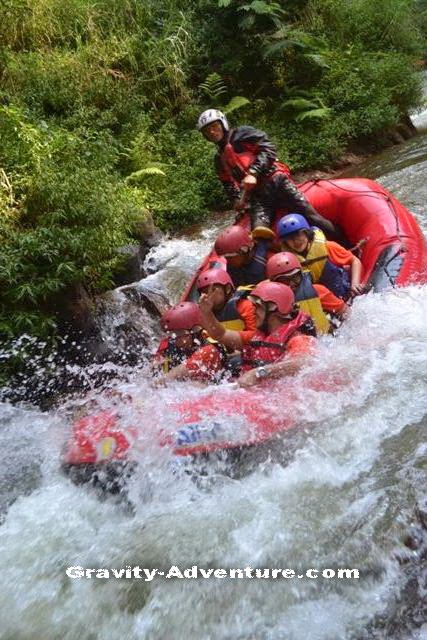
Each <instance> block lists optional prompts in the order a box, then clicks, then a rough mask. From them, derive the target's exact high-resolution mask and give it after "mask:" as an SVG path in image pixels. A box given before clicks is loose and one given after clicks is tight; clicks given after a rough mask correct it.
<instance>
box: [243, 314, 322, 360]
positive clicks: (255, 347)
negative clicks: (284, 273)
mask: <svg viewBox="0 0 427 640" xmlns="http://www.w3.org/2000/svg"><path fill="white" fill-rule="evenodd" d="M309 319H310V316H309V315H307V314H306V313H304V312H303V311H300V312H299V313H298V315H297V316H296V317H295V318H294V319H293V320H290V322H287V323H286V324H283V325H282V326H281V327H279V328H278V329H276V331H273V333H270V335H266V334H265V333H263V332H262V331H259V330H258V331H257V332H256V333H255V335H254V337H253V338H252V340H251V341H250V342H248V344H246V345H245V346H244V347H243V351H242V371H249V369H253V368H254V367H261V366H263V365H266V364H272V363H273V362H276V361H277V360H279V359H280V358H281V357H282V356H283V354H284V352H285V351H286V346H287V344H288V342H289V340H290V339H291V338H292V337H293V336H294V335H295V334H296V333H298V329H299V328H300V327H301V326H302V325H303V324H304V323H305V322H307V320H309Z"/></svg>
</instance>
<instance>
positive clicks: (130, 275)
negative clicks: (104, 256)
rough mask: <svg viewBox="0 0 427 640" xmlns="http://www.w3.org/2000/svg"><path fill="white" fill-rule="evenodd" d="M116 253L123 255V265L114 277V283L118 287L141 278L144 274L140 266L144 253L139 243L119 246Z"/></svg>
mask: <svg viewBox="0 0 427 640" xmlns="http://www.w3.org/2000/svg"><path fill="white" fill-rule="evenodd" d="M118 253H119V254H120V255H121V256H123V265H122V268H121V270H120V271H119V272H118V273H117V274H116V275H115V277H114V282H115V284H116V285H117V286H118V287H120V286H122V285H126V284H129V283H131V282H137V281H138V280H141V278H143V277H144V276H145V272H144V269H143V266H142V265H143V262H144V258H145V254H146V250H144V247H143V246H142V245H140V244H128V245H125V246H124V247H120V249H118Z"/></svg>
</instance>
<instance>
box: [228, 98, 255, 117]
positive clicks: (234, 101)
mask: <svg viewBox="0 0 427 640" xmlns="http://www.w3.org/2000/svg"><path fill="white" fill-rule="evenodd" d="M247 104H250V101H249V100H248V99H247V98H245V97H244V96H234V98H231V100H230V102H229V103H228V104H227V105H226V106H225V107H223V108H222V111H224V113H231V112H232V111H237V109H241V108H242V107H244V106H245V105H247Z"/></svg>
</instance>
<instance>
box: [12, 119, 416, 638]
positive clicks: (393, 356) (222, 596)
mask: <svg viewBox="0 0 427 640" xmlns="http://www.w3.org/2000/svg"><path fill="white" fill-rule="evenodd" d="M418 118H420V121H421V122H422V118H423V116H422V114H420V115H419V116H418ZM357 173H359V174H360V175H368V176H370V177H373V178H376V179H379V180H380V181H381V182H382V183H383V184H384V185H385V186H386V187H387V188H388V189H390V190H391V191H393V193H394V194H396V195H397V197H398V198H399V199H401V200H402V201H403V202H404V203H405V204H407V205H408V206H409V207H410V208H411V209H412V210H413V211H414V213H415V214H416V216H417V218H418V220H419V222H420V224H421V226H422V227H423V229H424V230H425V231H426V229H427V217H426V210H425V202H426V199H427V181H426V173H427V136H426V135H425V134H422V135H419V136H418V137H416V138H414V139H412V140H410V141H408V142H407V143H406V144H404V145H401V146H399V147H395V148H393V149H391V150H388V151H387V152H386V153H384V154H381V155H380V156H377V157H375V158H373V159H372V160H370V161H369V162H367V163H366V164H364V165H362V166H359V167H358V168H357ZM218 224H220V223H219V222H218V223H215V224H214V225H213V226H212V228H210V229H205V230H203V231H201V232H200V234H199V235H198V236H197V237H196V238H192V239H187V238H180V239H175V240H171V241H168V242H166V243H164V244H163V245H161V246H160V247H159V248H157V249H155V250H153V252H152V254H151V255H150V256H149V258H148V260H149V262H150V264H151V266H152V267H153V269H154V268H155V265H157V266H159V265H161V266H162V268H161V270H160V271H159V272H158V273H154V274H153V275H151V276H149V277H148V279H147V280H146V281H145V283H144V286H146V287H149V288H150V287H151V288H153V289H166V290H167V291H168V293H169V295H170V297H172V298H173V296H174V295H176V294H177V292H178V291H179V289H180V287H181V284H182V283H183V282H184V281H185V280H186V279H187V277H188V276H189V275H190V274H191V272H192V271H193V270H194V268H195V267H196V265H197V263H198V261H199V259H200V257H201V256H202V255H204V254H205V253H206V251H207V249H208V248H209V246H210V244H211V242H212V238H213V237H214V236H215V233H216V231H217V227H218ZM222 224H224V223H223V222H222ZM426 318H427V290H426V289H425V288H424V289H422V288H419V287H408V288H407V289H401V290H397V291H389V292H386V293H383V294H381V295H375V296H374V295H368V296H365V297H364V298H361V299H357V300H356V302H355V304H354V310H353V315H352V317H351V319H350V321H349V323H348V324H347V326H346V327H344V328H343V330H342V332H341V333H340V335H339V336H338V337H337V338H335V339H331V338H324V339H322V340H321V341H320V349H319V355H318V356H317V358H316V359H315V361H314V362H313V372H314V373H315V374H316V373H317V374H318V376H319V377H325V376H327V375H329V374H330V372H331V371H333V372H334V375H335V377H336V379H337V381H338V385H337V389H336V391H335V392H333V393H332V392H330V391H325V390H323V391H322V390H316V389H305V390H304V387H303V384H304V374H302V377H301V379H300V380H299V382H300V383H301V384H299V385H298V384H297V385H296V391H295V403H294V404H293V407H292V408H290V407H286V406H283V404H281V398H280V393H278V394H277V399H276V402H277V410H278V411H291V412H293V415H294V417H295V420H296V421H297V422H298V424H299V428H298V429H297V430H295V431H294V432H289V433H288V434H287V436H286V437H285V438H284V439H283V441H282V442H278V443H276V444H275V449H276V450H275V451H274V452H273V453H276V454H277V453H280V454H284V455H283V456H282V457H285V458H286V457H287V461H286V462H287V463H286V464H284V463H283V462H281V463H280V462H278V461H277V459H278V457H279V458H280V456H275V455H273V456H272V457H271V458H267V459H266V458H263V459H262V461H260V462H259V464H252V466H251V467H250V468H249V469H248V470H247V473H242V472H241V471H242V470H241V469H240V470H239V468H238V465H237V469H235V471H236V473H235V474H234V475H233V474H228V475H227V474H223V473H218V467H217V466H215V467H214V466H213V467H212V468H209V465H208V467H207V469H206V470H205V475H204V476H203V478H202V480H203V481H200V479H199V482H194V479H193V478H192V477H191V475H190V474H188V473H186V472H185V469H184V468H181V467H180V466H179V465H176V464H175V463H174V461H173V460H172V457H171V454H170V452H169V451H168V450H167V449H163V450H161V449H159V448H157V446H156V445H155V444H153V441H154V440H155V439H154V438H153V437H152V435H153V432H155V431H156V425H157V424H158V422H159V421H160V419H165V418H168V419H170V420H171V421H172V422H173V419H174V414H173V409H170V408H168V401H169V400H170V399H171V398H172V397H173V398H178V399H179V398H184V397H186V396H188V394H190V395H193V396H195V397H197V396H198V395H199V394H201V393H203V391H202V390H197V389H190V388H189V387H188V385H186V384H181V385H176V386H175V388H172V389H166V390H161V391H158V392H157V391H155V392H153V390H152V388H151V387H149V385H148V383H147V381H146V377H145V376H144V371H139V372H138V373H137V374H135V375H134V376H128V379H127V382H126V384H125V383H123V381H122V382H121V383H120V384H121V385H122V388H124V389H125V390H127V391H129V392H130V393H131V394H132V395H134V397H135V398H137V402H139V403H141V404H144V403H145V404H146V403H149V404H150V403H151V405H152V406H153V418H152V420H151V421H147V424H144V425H143V430H142V436H141V439H140V442H139V443H138V450H139V454H138V456H139V462H140V464H139V467H138V470H137V472H136V474H135V476H134V477H133V479H132V480H131V482H130V487H129V493H130V500H131V502H132V503H133V511H131V510H129V509H126V508H125V507H124V506H123V505H122V504H117V502H115V501H113V500H112V499H107V500H100V499H99V497H98V496H97V495H96V494H95V493H94V491H93V490H90V489H88V488H82V487H75V486H74V485H72V484H71V483H70V482H69V480H68V479H67V478H65V477H63V476H62V475H61V472H60V470H59V465H58V460H59V456H60V450H61V446H62V443H63V441H64V438H65V434H66V433H67V429H68V428H69V421H70V412H71V408H75V404H76V401H74V407H71V404H72V403H70V401H67V402H66V403H64V404H62V405H61V406H59V407H57V408H56V409H55V410H51V411H50V412H45V413H42V412H40V411H39V410H38V409H37V408H35V407H32V406H26V405H22V406H11V405H8V404H2V405H0V416H1V421H2V429H1V432H0V443H1V450H2V454H3V455H2V466H1V468H0V511H1V512H2V514H3V516H2V518H3V521H2V525H1V527H0V549H1V553H0V576H1V585H2V586H1V590H0V638H1V640H27V639H28V640H30V639H31V640H33V639H37V640H38V639H42V638H43V640H51V639H52V640H54V639H55V640H56V639H58V640H59V639H61V640H65V639H67V640H68V639H69V640H77V639H79V640H116V639H117V640H119V639H120V640H134V639H135V640H136V639H139V638H144V639H153V640H163V639H164V640H173V639H175V638H176V639H182V638H188V639H191V640H192V639H193V638H194V639H197V640H205V639H206V640H208V639H212V640H213V639H217V638H221V639H222V638H224V639H227V640H228V639H229V640H253V639H257V640H258V639H262V640H264V639H265V640H270V639H271V640H278V639H283V640H303V639H304V640H305V639H309V640H343V639H349V640H353V639H354V640H368V639H377V638H392V639H395V640H398V639H399V640H400V639H401V640H404V639H405V640H406V639H407V640H409V639H411V640H421V639H422V638H427V624H426V608H425V607H426V600H425V599H426V597H427V585H426V568H425V565H423V564H422V558H421V555H422V553H421V552H420V550H418V551H417V550H411V549H409V548H408V547H407V546H405V545H404V539H405V537H406V536H407V534H408V531H409V530H410V529H411V527H414V526H415V527H416V526H417V525H416V523H417V517H416V510H417V508H418V509H420V508H422V504H423V498H424V497H425V495H426V493H427V483H426V456H427V446H426V442H425V432H426V427H427V406H426V404H427V403H426V381H427V323H426ZM328 372H329V373H328ZM87 375H88V376H90V371H89V372H88V373H87ZM297 382H298V381H297ZM230 392H231V391H230ZM93 395H94V396H96V393H95V392H93ZM105 402H106V403H108V400H106V401H105ZM224 465H225V463H224ZM420 505H421V507H420ZM402 558H403V559H404V560H405V561H404V562H402ZM399 559H400V560H399ZM136 565H138V566H139V567H141V568H151V569H153V568H158V569H159V570H163V571H165V572H166V571H167V570H168V568H169V567H171V566H173V565H176V566H178V567H179V568H180V570H181V571H183V570H184V569H186V568H190V567H192V566H193V565H197V566H198V567H201V568H204V569H208V568H222V569H229V568H243V569H244V568H245V567H252V568H255V567H257V568H282V569H286V568H289V569H294V570H295V571H296V572H297V574H298V575H300V574H302V573H303V572H305V571H306V570H307V569H310V568H312V569H318V570H320V571H321V570H323V569H325V568H331V569H338V568H348V569H358V570H359V572H360V577H359V578H358V579H338V578H329V579H328V578H321V577H319V578H317V579H309V578H302V579H299V578H294V579H286V578H281V579H274V580H273V579H269V580H267V579H256V578H253V579H250V578H243V579H239V578H234V579H232V578H225V579H216V578H210V579H204V578H198V579H188V580H184V579H180V578H178V577H176V578H173V579H166V578H157V579H154V580H153V581H151V582H145V581H144V580H139V579H136V578H134V579H126V578H123V579H116V578H110V579H109V580H107V579H97V578H94V577H92V578H91V579H85V578H81V579H75V580H72V579H70V578H68V577H67V576H66V574H65V569H66V568H67V567H70V566H81V567H84V568H107V569H112V568H116V569H120V568H126V567H127V566H132V567H133V566H136ZM423 603H424V604H423ZM423 606H424V609H423Z"/></svg>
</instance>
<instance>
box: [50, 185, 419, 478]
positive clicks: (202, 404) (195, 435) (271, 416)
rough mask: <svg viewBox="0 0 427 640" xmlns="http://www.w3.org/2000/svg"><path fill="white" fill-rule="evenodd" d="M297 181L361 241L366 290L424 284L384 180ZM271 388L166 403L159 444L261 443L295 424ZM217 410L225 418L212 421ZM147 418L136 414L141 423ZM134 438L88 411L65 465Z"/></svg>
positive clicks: (91, 463)
mask: <svg viewBox="0 0 427 640" xmlns="http://www.w3.org/2000/svg"><path fill="white" fill-rule="evenodd" d="M299 187H300V189H301V190H302V191H303V192H304V194H305V196H306V198H307V199H308V200H309V201H310V202H311V204H312V205H313V207H314V208H315V209H316V210H317V211H319V213H321V214H322V215H323V216H324V217H325V218H328V219H329V220H331V221H332V222H335V223H337V224H338V225H339V226H340V227H341V229H342V230H343V231H344V233H345V234H346V236H347V238H348V239H349V242H350V244H351V245H354V246H356V245H358V244H360V247H361V254H360V258H361V261H362V264H363V270H364V271H363V282H364V283H365V284H367V285H369V288H371V289H373V290H374V291H381V290H383V289H385V288H388V287H391V286H404V285H407V284H414V283H415V284H425V283H426V282H427V245H426V241H425V238H424V236H423V234H422V232H421V230H420V228H419V226H418V225H417V223H416V221H415V219H414V218H413V216H412V215H411V213H410V212H409V211H408V210H407V209H406V208H405V207H404V206H403V205H402V204H401V203H400V202H398V200H396V199H395V198H394V197H393V196H392V195H391V194H390V193H388V192H387V191H386V190H385V189H384V188H383V187H382V186H381V185H379V184H377V183H375V182H373V181H372V180H367V179H363V178H349V179H338V180H318V181H310V182H305V183H303V184H302V185H299ZM281 215H282V214H281ZM278 216H279V214H278ZM218 261H221V259H219V258H218V257H217V256H216V254H215V253H214V252H212V253H211V254H210V255H209V256H207V257H206V258H205V260H204V261H203V263H202V265H201V267H200V268H199V270H198V272H197V273H196V274H195V275H194V277H193V278H192V279H191V281H190V282H189V283H188V286H187V288H186V290H185V291H184V294H183V296H182V299H184V300H185V299H191V298H192V297H193V296H194V293H195V280H196V278H197V276H198V274H199V273H200V272H201V271H203V270H204V269H206V268H209V266H211V265H212V263H218ZM327 384H328V385H329V389H328V390H331V391H332V390H333V388H334V385H335V384H336V381H333V380H331V379H329V381H328V383H327ZM341 384H342V381H341ZM331 385H332V387H331ZM289 388H290V390H289V392H288V394H289V396H288V397H287V399H286V403H284V402H283V403H282V402H281V405H282V406H287V407H288V408H289V407H291V406H292V404H291V403H292V390H291V385H289ZM272 393H273V394H274V389H273V388H271V389H269V388H267V387H266V386H265V385H263V387H259V388H257V389H256V390H255V391H245V390H242V389H237V390H233V392H230V390H228V391H227V390H224V391H220V390H219V389H216V390H215V391H213V392H212V393H208V394H205V395H203V396H202V397H201V398H200V399H199V400H196V401H191V402H184V403H181V404H179V406H176V405H175V406H171V407H170V408H169V411H168V415H173V416H174V423H175V425H176V426H175V427H174V428H172V429H171V427H170V426H167V425H163V426H160V427H159V430H158V432H157V439H158V442H159V443H160V444H161V445H165V446H169V447H170V448H171V450H172V451H173V453H174V454H175V455H181V456H182V455H194V454H205V453H210V452H212V451H217V450H230V449H241V448H242V447H247V446H250V445H256V444H259V443H261V442H263V441H265V440H268V439H270V438H272V437H274V436H276V435H277V434H280V433H281V432H283V431H285V430H287V429H289V428H291V427H293V426H294V424H295V421H294V419H293V417H292V411H287V413H286V415H283V412H277V411H276V412H275V411H274V410H273V409H272V407H274V405H275V404H276V403H274V402H272V397H271V394H272ZM282 393H283V390H282V389H281V394H282ZM219 415H220V416H221V417H222V418H224V416H225V417H226V420H224V419H221V420H220V421H218V420H215V416H219ZM150 417H151V416H150V415H146V416H144V415H142V414H141V416H140V421H141V424H142V423H145V424H146V421H147V420H148V421H150ZM138 421H139V420H138ZM224 424H228V427H224ZM135 440H138V428H137V427H132V426H131V427H126V428H125V427H124V426H123V424H122V423H121V421H120V418H119V415H118V414H115V413H112V412H103V413H101V414H98V415H93V416H87V417H85V418H83V419H81V420H79V421H77V422H76V423H75V424H74V425H73V429H72V433H71V438H70V442H69V444H68V446H67V448H66V451H65V454H64V457H63V465H64V467H65V468H66V469H67V470H70V469H72V470H74V471H76V470H78V469H83V470H85V473H84V474H83V477H84V478H85V479H87V477H88V473H87V471H88V470H89V472H90V473H92V472H93V470H94V468H98V467H99V466H102V465H110V464H111V463H112V462H119V463H120V462H123V461H124V460H128V459H131V458H132V446H131V443H134V442H135Z"/></svg>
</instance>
